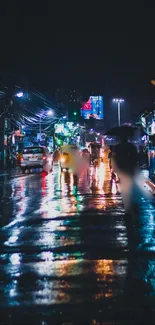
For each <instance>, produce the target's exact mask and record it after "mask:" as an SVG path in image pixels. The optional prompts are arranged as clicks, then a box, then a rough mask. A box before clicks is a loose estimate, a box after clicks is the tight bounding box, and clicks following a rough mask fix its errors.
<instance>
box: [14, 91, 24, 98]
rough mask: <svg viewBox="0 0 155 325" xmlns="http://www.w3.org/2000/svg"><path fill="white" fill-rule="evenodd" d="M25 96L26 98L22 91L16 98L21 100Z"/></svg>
mask: <svg viewBox="0 0 155 325" xmlns="http://www.w3.org/2000/svg"><path fill="white" fill-rule="evenodd" d="M23 96H24V94H23V92H22V91H20V92H19V93H17V94H16V97H18V98H21V97H23Z"/></svg>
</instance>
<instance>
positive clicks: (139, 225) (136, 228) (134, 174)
mask: <svg viewBox="0 0 155 325" xmlns="http://www.w3.org/2000/svg"><path fill="white" fill-rule="evenodd" d="M111 164H112V169H113V170H114V172H116V173H117V175H118V177H119V179H120V189H121V195H122V199H123V203H124V207H125V213H126V214H125V222H126V226H127V231H128V241H129V246H130V248H131V247H132V248H133V247H134V248H135V247H142V246H143V245H146V243H148V242H149V241H150V240H151V239H150V238H153V236H154V235H153V233H154V229H152V225H150V224H149V223H150V222H151V218H152V213H153V215H154V217H155V212H154V208H152V209H151V210H149V209H148V210H147V208H146V207H147V205H149V206H150V204H152V197H151V195H149V193H148V192H147V191H146V190H145V188H144V181H143V178H142V176H141V174H140V171H139V167H138V164H139V157H138V152H137V149H136V147H135V146H134V145H133V144H131V143H126V144H119V145H116V146H115V147H113V149H112V155H111ZM148 211H149V212H148ZM149 214H150V215H149ZM146 227H147V232H146Z"/></svg>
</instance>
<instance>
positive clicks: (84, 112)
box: [81, 96, 104, 120]
mask: <svg viewBox="0 0 155 325" xmlns="http://www.w3.org/2000/svg"><path fill="white" fill-rule="evenodd" d="M103 112H104V105H103V97H102V96H90V97H89V99H88V101H87V102H86V103H85V104H84V105H83V106H82V108H81V116H83V117H84V118H85V119H89V118H90V117H94V118H95V119H98V120H100V119H103V118H104V114H103Z"/></svg>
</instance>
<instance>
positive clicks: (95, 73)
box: [0, 16, 155, 119]
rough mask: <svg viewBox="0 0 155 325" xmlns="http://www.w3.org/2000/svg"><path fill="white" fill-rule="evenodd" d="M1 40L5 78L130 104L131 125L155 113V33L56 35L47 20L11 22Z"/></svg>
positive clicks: (127, 111) (0, 65)
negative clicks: (154, 83)
mask: <svg viewBox="0 0 155 325" xmlns="http://www.w3.org/2000/svg"><path fill="white" fill-rule="evenodd" d="M1 24H2V25H3V26H4V25H5V30H4V32H3V35H2V36H1V52H0V57H1V60H0V69H1V76H2V75H10V76H15V78H16V80H18V81H17V82H18V83H21V84H24V83H25V84H28V87H30V88H31V87H34V88H37V89H39V90H41V91H45V92H47V93H48V92H51V91H52V89H53V88H56V87H60V86H62V87H64V86H65V87H71V88H73V87H74V88H78V89H80V90H81V92H82V93H83V94H92V92H93V93H96V94H101V95H104V96H105V106H106V108H108V109H109V108H110V109H111V111H113V110H115V108H114V107H113V105H112V104H111V100H112V98H113V97H117V96H120V97H123V98H124V99H125V101H126V102H125V107H124V108H123V109H124V110H125V112H124V113H123V114H125V115H124V116H125V119H128V118H134V115H135V114H136V113H137V112H139V111H140V110H141V109H143V108H146V107H151V106H152V102H153V101H154V100H155V88H153V86H152V85H151V84H150V80H151V79H152V78H155V41H154V31H153V30H151V29H150V30H149V29H148V30H146V29H145V32H142V31H139V32H137V33H135V32H134V31H133V32H131V31H130V32H125V31H124V32H123V31H122V32H115V31H114V30H115V29H113V32H56V31H53V29H52V31H51V28H49V20H48V19H47V17H46V16H44V17H43V16H42V17H35V18H34V17H23V18H22V19H15V17H11V16H10V17H7V18H6V17H5V18H3V19H2V20H1Z"/></svg>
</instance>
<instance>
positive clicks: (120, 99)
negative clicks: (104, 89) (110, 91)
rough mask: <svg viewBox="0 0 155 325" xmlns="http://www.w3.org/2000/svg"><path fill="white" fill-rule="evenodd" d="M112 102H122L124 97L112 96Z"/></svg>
mask: <svg viewBox="0 0 155 325" xmlns="http://www.w3.org/2000/svg"><path fill="white" fill-rule="evenodd" d="M113 102H114V103H123V102H124V99H123V98H114V99H113Z"/></svg>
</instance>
